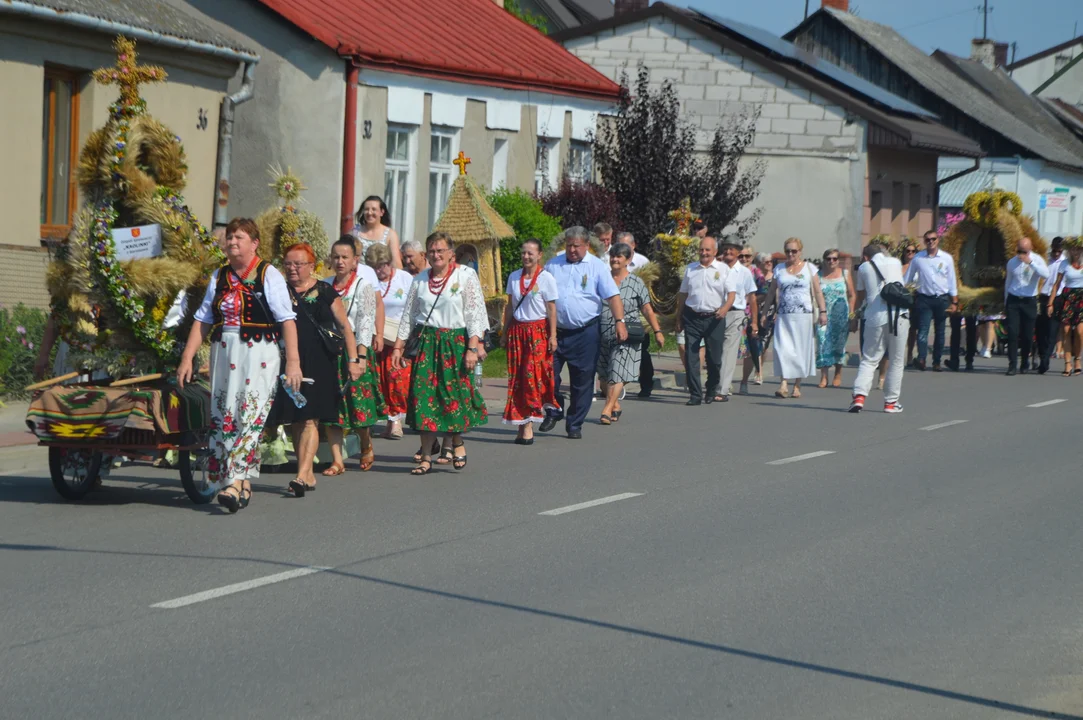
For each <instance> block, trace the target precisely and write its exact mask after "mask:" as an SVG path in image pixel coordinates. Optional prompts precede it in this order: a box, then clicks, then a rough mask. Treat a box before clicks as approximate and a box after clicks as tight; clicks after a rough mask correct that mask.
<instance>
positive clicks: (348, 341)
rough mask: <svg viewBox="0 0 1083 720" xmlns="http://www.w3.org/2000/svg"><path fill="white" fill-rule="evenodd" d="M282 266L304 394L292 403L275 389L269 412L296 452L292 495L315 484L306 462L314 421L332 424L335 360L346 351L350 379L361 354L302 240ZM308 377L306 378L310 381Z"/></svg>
mask: <svg viewBox="0 0 1083 720" xmlns="http://www.w3.org/2000/svg"><path fill="white" fill-rule="evenodd" d="M282 267H283V268H285V270H286V285H287V286H288V287H289V292H290V299H291V300H292V302H293V309H294V312H296V313H297V348H298V352H299V353H300V356H301V374H302V375H304V377H305V382H304V383H303V384H302V386H301V395H302V396H303V397H304V403H303V406H302V407H298V405H297V403H295V402H294V401H293V400H292V399H290V398H289V397H288V395H287V394H286V392H285V390H283V389H279V391H278V397H276V398H275V404H274V409H273V410H272V413H271V414H272V416H273V418H274V424H275V425H289V426H290V433H291V435H292V437H293V449H294V452H295V453H296V455H297V477H296V479H294V480H291V481H290V484H289V489H290V490H291V491H292V492H293V494H294V495H296V496H297V497H304V495H305V492H307V491H308V490H315V489H316V476H315V475H314V474H313V472H312V462H313V459H314V458H315V456H316V448H317V447H319V444H320V430H319V426H320V425H321V424H323V425H334V424H338V421H339V402H340V400H341V397H342V388H341V387H340V386H339V379H338V359H339V356H340V355H342V353H343V352H345V353H346V357H347V365H348V367H349V377H350V380H357V379H358V378H360V377H361V374H362V373H363V372H364V370H365V362H366V359H367V358H364V357H361V356H359V355H358V354H357V341H356V339H355V338H354V334H353V328H352V327H351V325H350V321H349V319H348V318H347V317H346V308H345V307H344V306H343V305H342V300H341V299H340V298H339V296H338V293H337V292H335V289H334V288H333V287H331V286H330V285H328V284H327V283H325V282H321V281H319V280H317V279H316V278H314V277H313V276H312V272H313V270H315V268H316V255H315V253H313V252H312V248H311V247H310V246H309V245H307V244H305V243H297V244H295V245H291V246H290V247H289V248H288V249H287V250H286V256H285V261H284V262H283V263H282ZM310 381H311V382H310Z"/></svg>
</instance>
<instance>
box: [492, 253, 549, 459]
mask: <svg viewBox="0 0 1083 720" xmlns="http://www.w3.org/2000/svg"><path fill="white" fill-rule="evenodd" d="M541 254H542V247H541V242H539V241H538V240H536V239H534V238H530V239H529V240H524V241H523V246H522V249H521V250H520V257H521V258H522V261H523V267H522V269H520V270H516V271H515V272H513V273H512V274H511V275H510V276H509V277H508V288H507V294H508V298H507V305H505V306H504V335H503V337H502V338H501V342H502V343H503V345H504V347H505V348H506V349H507V358H508V401H507V403H506V404H505V406H504V423H505V424H508V425H516V426H518V428H519V433H518V435H517V436H516V438H515V444H516V445H533V444H534V423H536V422H539V423H540V422H541V421H543V420H545V411H546V410H547V409H548V410H556V409H557V403H556V398H555V397H554V395H553V352H554V351H555V350H556V347H557V303H556V301H557V281H556V278H554V277H553V276H552V275H551V274H549V273H548V272H546V270H545V269H544V268H543V267H541V265H539V261H540V260H541Z"/></svg>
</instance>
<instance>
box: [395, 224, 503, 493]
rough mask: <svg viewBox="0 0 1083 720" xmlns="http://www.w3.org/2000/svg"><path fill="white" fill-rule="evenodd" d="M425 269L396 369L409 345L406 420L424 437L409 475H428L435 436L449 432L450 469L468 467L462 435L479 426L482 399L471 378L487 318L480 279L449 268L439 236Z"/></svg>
mask: <svg viewBox="0 0 1083 720" xmlns="http://www.w3.org/2000/svg"><path fill="white" fill-rule="evenodd" d="M425 252H426V254H427V255H428V256H429V269H428V270H425V271H423V272H421V273H419V274H418V276H417V277H416V278H414V282H413V283H412V284H411V285H410V292H409V294H408V295H407V297H406V309H405V310H404V311H403V316H402V322H400V323H399V337H398V340H397V341H396V342H395V350H394V352H393V356H392V357H393V360H392V361H393V363H394V364H395V365H396V366H397V367H399V368H402V367H405V362H404V361H403V357H404V355H405V354H406V353H404V349H405V348H406V345H407V340H410V341H411V342H410V345H411V346H412V349H414V350H416V355H415V357H414V358H413V361H414V367H413V376H412V377H411V380H410V401H409V407H408V408H407V411H406V422H408V423H409V424H410V427H412V428H414V429H415V430H417V431H418V432H420V433H421V450H422V455H421V460H420V462H419V463H418V465H417V467H416V468H414V469H413V470H412V471H411V473H412V474H414V475H425V474H427V473H428V472H429V471H430V470H432V455H431V454H430V453H429V452H427V451H429V450H431V448H432V446H433V443H434V442H435V441H436V437H437V435H438V434H440V435H442V434H451V439H452V455H453V457H452V464H453V466H454V467H455V469H456V470H462V469H463V468H465V467H466V445H465V443H463V440H462V434H463V433H464V432H466V431H467V430H469V429H470V428H472V427H476V426H478V425H484V424H485V422H486V416H485V400H484V399H483V398H482V397H481V393H480V392H478V390H477V389H476V388H475V387H474V384H473V382H472V380H471V378H472V376H473V372H474V366H475V365H477V363H478V347H479V345H480V344H481V338H482V336H483V335H484V334H485V331H486V330H488V329H489V317H488V314H487V312H486V310H485V296H484V295H483V294H482V291H481V282H480V281H479V280H478V274H477V273H476V272H474V271H473V270H471V269H470V268H466V267H462V266H461V265H456V264H455V262H454V255H453V254H452V253H453V252H454V242H453V241H452V239H451V236H450V235H448V234H447V233H442V232H437V233H433V234H432V235H430V236H429V237H428V238H426V240H425Z"/></svg>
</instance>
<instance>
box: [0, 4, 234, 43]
mask: <svg viewBox="0 0 1083 720" xmlns="http://www.w3.org/2000/svg"><path fill="white" fill-rule="evenodd" d="M21 1H22V2H24V3H26V4H27V5H36V6H38V7H43V8H50V9H52V10H56V11H58V12H60V13H78V14H80V15H86V16H88V17H93V18H98V19H100V20H107V21H109V22H114V23H119V24H122V25H130V26H132V27H135V28H139V29H141V30H148V31H150V32H156V33H161V34H163V35H169V36H170V37H174V38H179V39H181V40H194V41H196V42H202V43H208V44H210V45H214V46H216V47H221V48H228V49H230V50H239V51H241V52H244V53H249V54H254V51H253V50H251V49H249V48H246V47H244V46H242V45H238V44H237V43H236V41H234V40H233V39H231V38H228V37H226V36H225V35H223V34H221V33H219V32H217V31H216V30H213V29H211V28H210V27H208V26H206V25H204V24H203V23H201V22H199V21H198V20H196V19H194V18H193V17H191V16H190V15H188V14H187V13H185V12H183V11H182V10H180V9H178V8H175V7H172V6H170V5H167V4H165V3H164V2H161V1H160V0H21ZM5 4H7V3H5V2H4V0H0V12H2V10H3V8H2V6H3V5H5Z"/></svg>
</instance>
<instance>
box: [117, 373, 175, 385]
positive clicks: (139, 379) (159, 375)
mask: <svg viewBox="0 0 1083 720" xmlns="http://www.w3.org/2000/svg"><path fill="white" fill-rule="evenodd" d="M164 377H165V373H152V374H150V375H140V376H139V377H133V378H127V379H125V380H117V381H116V382H114V383H109V387H124V386H125V385H138V384H139V383H145V382H153V381H154V380H161V379H162V378H164Z"/></svg>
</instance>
